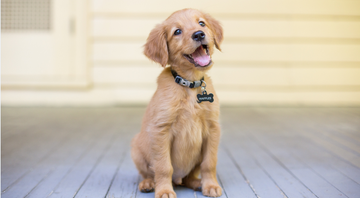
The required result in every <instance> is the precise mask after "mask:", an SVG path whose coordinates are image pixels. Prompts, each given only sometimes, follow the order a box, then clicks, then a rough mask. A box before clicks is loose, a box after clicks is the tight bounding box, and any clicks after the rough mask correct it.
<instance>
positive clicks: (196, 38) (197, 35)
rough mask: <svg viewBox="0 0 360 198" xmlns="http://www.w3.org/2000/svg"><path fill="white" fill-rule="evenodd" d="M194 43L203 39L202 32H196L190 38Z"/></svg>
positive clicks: (203, 34)
mask: <svg viewBox="0 0 360 198" xmlns="http://www.w3.org/2000/svg"><path fill="white" fill-rule="evenodd" d="M191 38H192V39H193V40H194V41H201V40H203V39H204V38H205V33H204V32H203V31H201V30H200V31H197V32H195V33H194V34H193V35H192V37H191Z"/></svg>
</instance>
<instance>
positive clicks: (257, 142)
mask: <svg viewBox="0 0 360 198" xmlns="http://www.w3.org/2000/svg"><path fill="white" fill-rule="evenodd" d="M247 136H248V137H249V138H250V139H252V141H253V142H255V143H256V144H257V145H258V146H259V147H260V148H261V149H262V150H263V151H264V152H265V153H267V154H268V155H269V156H271V157H272V158H273V159H274V160H275V161H276V162H277V163H279V165H280V166H282V167H283V168H284V169H285V170H286V171H287V172H288V173H289V174H290V175H292V176H293V177H294V178H295V179H296V180H298V181H299V182H300V183H301V184H302V185H303V186H304V187H305V188H306V189H308V190H309V191H310V192H311V193H312V194H313V195H314V196H316V197H317V198H319V196H317V195H316V194H315V193H314V192H313V191H312V190H311V189H310V188H309V187H307V186H306V185H305V184H304V183H303V182H302V181H301V180H300V179H299V178H298V177H296V176H295V175H294V174H293V173H292V172H291V171H290V170H289V169H288V168H287V167H286V166H285V165H284V164H283V163H282V162H280V160H279V159H278V158H277V157H275V156H274V155H273V154H272V153H271V152H270V151H268V150H267V149H266V148H265V147H264V146H263V145H262V144H261V143H260V142H259V141H258V140H257V139H256V138H254V137H253V136H252V135H250V134H248V135H247Z"/></svg>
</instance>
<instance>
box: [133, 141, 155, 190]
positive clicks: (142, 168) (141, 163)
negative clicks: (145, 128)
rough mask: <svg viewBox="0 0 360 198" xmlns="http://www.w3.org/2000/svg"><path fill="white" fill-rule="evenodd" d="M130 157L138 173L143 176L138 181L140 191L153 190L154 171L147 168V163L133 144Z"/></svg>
mask: <svg viewBox="0 0 360 198" xmlns="http://www.w3.org/2000/svg"><path fill="white" fill-rule="evenodd" d="M131 157H132V159H133V161H134V163H135V165H136V168H137V169H138V170H139V173H140V174H141V176H142V177H143V178H144V179H143V180H142V181H141V182H140V183H139V190H140V191H141V192H153V191H154V189H155V182H154V172H153V171H152V170H151V169H150V168H149V164H148V163H147V162H146V160H145V159H144V157H143V155H142V153H141V151H140V150H139V148H138V147H137V146H136V145H134V146H133V147H132V149H131Z"/></svg>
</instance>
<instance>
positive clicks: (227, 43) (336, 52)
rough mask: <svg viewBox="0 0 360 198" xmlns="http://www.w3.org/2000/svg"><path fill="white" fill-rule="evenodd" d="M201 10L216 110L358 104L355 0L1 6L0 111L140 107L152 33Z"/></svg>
mask: <svg viewBox="0 0 360 198" xmlns="http://www.w3.org/2000/svg"><path fill="white" fill-rule="evenodd" d="M188 7H190V8H197V9H200V10H202V11H204V12H207V13H210V14H211V15H212V16H213V17H215V18H216V19H218V20H219V21H220V22H221V23H222V24H223V27H224V31H225V40H224V42H223V44H222V49H223V50H222V52H219V51H216V52H215V54H214V57H213V60H214V62H215V66H214V67H213V69H212V70H211V71H210V72H209V73H210V75H211V76H212V78H213V81H214V85H215V88H216V89H217V93H218V96H219V98H220V101H221V104H222V105H225V106H226V105H229V106H232V105H245V106H246V105H269V106H277V105H294V106H300V105H303V106H313V105H315V106H323V105H324V106H354V105H355V106H357V105H360V1H354V0H326V1H324V0H318V1H312V0H311V1H310V0H293V1H283V0H273V1H268V0H256V1H247V0H237V1H235V0H223V1H215V0H207V1H193V0H182V1H165V0H153V1H147V0H133V1H127V0H1V36H2V38H1V48H2V50H1V88H2V105H3V106H112V105H145V104H147V103H148V101H149V100H150V97H151V96H152V94H153V93H154V91H155V89H156V78H157V76H158V74H159V73H160V72H161V70H162V67H161V66H160V65H157V64H155V63H152V62H151V61H149V60H148V59H147V58H146V57H145V56H144V55H143V53H142V51H143V48H142V46H143V44H144V43H145V41H146V38H147V35H148V34H149V32H150V31H151V29H152V28H153V27H154V26H155V25H156V24H158V23H161V22H162V21H163V20H164V19H166V18H167V17H168V16H169V15H170V14H171V13H172V12H174V11H176V10H179V9H183V8H188Z"/></svg>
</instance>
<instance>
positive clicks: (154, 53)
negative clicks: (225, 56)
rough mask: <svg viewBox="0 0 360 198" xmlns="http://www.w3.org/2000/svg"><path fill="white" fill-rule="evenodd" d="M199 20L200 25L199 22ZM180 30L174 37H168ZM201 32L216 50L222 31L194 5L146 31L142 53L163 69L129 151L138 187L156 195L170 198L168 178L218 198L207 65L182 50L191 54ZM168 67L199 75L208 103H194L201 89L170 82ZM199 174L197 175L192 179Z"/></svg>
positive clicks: (215, 106) (216, 133)
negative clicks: (191, 59) (138, 177)
mask: <svg viewBox="0 0 360 198" xmlns="http://www.w3.org/2000/svg"><path fill="white" fill-rule="evenodd" d="M199 21H203V22H204V23H205V27H202V26H200V25H199ZM176 29H181V30H182V33H181V34H180V35H174V31H175V30H176ZM199 30H202V31H203V32H204V33H205V39H204V42H206V43H207V45H208V50H209V55H210V56H211V55H212V54H213V52H214V49H215V47H216V48H218V49H219V50H220V44H221V42H222V39H223V30H222V27H221V26H220V24H219V22H218V21H216V20H215V19H213V18H212V17H211V16H210V15H208V14H205V13H202V12H200V11H198V10H194V9H184V10H180V11H177V12H174V13H173V14H172V15H171V16H170V17H169V18H167V19H166V20H165V21H164V22H163V23H162V24H159V25H157V26H156V27H155V28H154V29H153V30H152V31H151V33H150V35H149V37H148V39H147V42H146V44H145V49H144V54H145V55H146V56H147V57H148V58H149V59H151V60H153V61H155V62H157V63H159V64H161V65H162V66H163V67H165V66H166V65H170V67H165V69H164V70H163V71H162V73H161V74H160V75H159V77H158V79H157V83H158V87H157V90H156V92H155V94H154V96H153V97H152V99H151V101H150V103H149V105H148V107H147V109H146V112H145V116H144V118H143V121H142V127H141V132H140V133H138V134H137V135H136V136H135V137H134V139H133V141H132V150H131V155H132V158H133V160H134V162H135V165H136V167H137V169H138V170H139V172H140V174H141V175H142V176H143V178H144V180H143V181H142V182H140V184H139V190H141V191H142V192H150V191H152V190H154V189H155V197H156V198H168V197H169V198H175V197H176V194H175V192H174V190H173V186H172V182H174V183H175V184H176V185H181V184H182V185H185V186H186V187H189V188H192V189H194V190H199V189H200V188H201V190H202V193H203V194H204V195H205V196H211V197H217V196H221V194H222V190H221V187H220V186H219V184H218V182H217V179H216V163H217V150H218V145H219V140H220V125H219V100H218V98H217V96H216V93H215V90H214V87H213V85H212V82H211V79H210V78H209V76H208V75H206V71H207V70H209V69H210V68H211V67H212V65H213V64H212V62H211V64H210V65H209V66H207V67H196V66H195V65H194V64H193V63H191V62H189V61H188V60H187V59H186V58H185V57H184V54H191V53H193V52H194V51H195V50H196V49H197V48H198V47H199V46H200V44H201V43H200V44H199V42H197V41H194V40H193V39H192V35H193V33H194V32H196V31H199ZM171 68H172V69H173V70H175V71H176V72H177V73H178V74H179V75H180V76H181V77H183V78H185V79H187V80H189V81H196V80H200V79H201V78H202V77H203V76H204V79H205V82H206V84H207V87H206V90H207V92H208V93H213V94H214V102H213V103H210V102H202V103H197V97H196V96H197V94H198V93H201V88H200V87H198V88H188V87H183V86H181V85H179V84H177V83H175V82H174V77H173V76H172V74H171ZM199 174H201V179H199V178H198V176H199Z"/></svg>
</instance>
